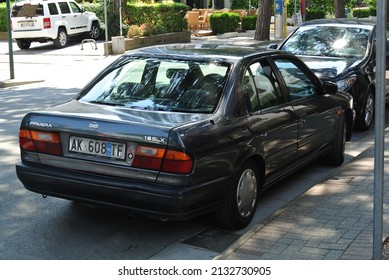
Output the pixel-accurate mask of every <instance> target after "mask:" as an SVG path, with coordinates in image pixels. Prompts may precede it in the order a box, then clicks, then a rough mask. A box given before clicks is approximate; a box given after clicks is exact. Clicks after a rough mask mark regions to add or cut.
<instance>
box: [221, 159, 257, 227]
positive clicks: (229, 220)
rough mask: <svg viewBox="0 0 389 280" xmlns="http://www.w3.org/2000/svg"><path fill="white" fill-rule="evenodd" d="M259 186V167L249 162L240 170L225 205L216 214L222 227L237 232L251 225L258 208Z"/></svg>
mask: <svg viewBox="0 0 389 280" xmlns="http://www.w3.org/2000/svg"><path fill="white" fill-rule="evenodd" d="M258 185H259V178H258V171H257V167H256V165H255V164H254V162H253V161H248V162H246V163H245V164H244V165H243V166H242V167H241V169H240V170H239V172H238V174H237V176H236V178H235V179H234V185H233V186H232V188H231V189H230V191H229V193H228V195H227V197H226V199H225V201H224V203H223V204H222V205H221V207H220V208H219V209H218V211H217V212H216V213H215V215H216V219H217V221H218V223H219V225H220V226H221V227H223V228H227V229H233V230H237V229H241V228H244V227H246V226H247V225H248V224H249V223H250V221H251V220H252V218H253V216H254V213H255V209H256V207H257V196H258Z"/></svg>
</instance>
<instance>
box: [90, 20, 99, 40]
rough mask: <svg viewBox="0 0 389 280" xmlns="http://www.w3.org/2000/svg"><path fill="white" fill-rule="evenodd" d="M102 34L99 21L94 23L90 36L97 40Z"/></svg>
mask: <svg viewBox="0 0 389 280" xmlns="http://www.w3.org/2000/svg"><path fill="white" fill-rule="evenodd" d="M99 36H100V26H99V24H98V23H97V22H94V23H92V26H91V29H90V31H89V38H91V39H93V40H96V39H98V38H99Z"/></svg>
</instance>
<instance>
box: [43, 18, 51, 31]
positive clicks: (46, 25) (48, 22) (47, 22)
mask: <svg viewBox="0 0 389 280" xmlns="http://www.w3.org/2000/svg"><path fill="white" fill-rule="evenodd" d="M43 28H44V29H46V28H51V20H50V18H44V19H43Z"/></svg>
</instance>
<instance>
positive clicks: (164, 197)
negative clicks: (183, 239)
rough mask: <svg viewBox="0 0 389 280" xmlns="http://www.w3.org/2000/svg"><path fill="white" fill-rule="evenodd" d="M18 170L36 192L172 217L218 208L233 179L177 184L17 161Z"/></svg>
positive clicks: (28, 187) (22, 178)
mask: <svg viewBox="0 0 389 280" xmlns="http://www.w3.org/2000/svg"><path fill="white" fill-rule="evenodd" d="M16 173H17V176H18V178H19V180H20V181H21V182H22V183H23V185H24V186H25V188H26V189H28V190H30V191H33V192H36V193H40V194H44V195H48V196H54V197H59V198H64V199H68V200H74V201H83V202H87V203H92V204H100V205H105V206H109V207H116V208H122V209H125V210H128V211H129V212H137V213H142V214H145V215H148V216H154V217H161V218H164V219H173V220H184V219H189V218H192V217H195V216H198V215H201V214H204V213H209V212H212V211H214V210H216V209H217V207H218V205H219V204H220V203H221V202H222V201H223V200H224V197H225V195H226V193H227V191H226V188H228V187H229V186H230V183H229V182H231V181H232V180H230V179H229V177H225V178H222V179H220V180H217V181H213V182H207V183H206V184H202V185H200V186H191V187H177V186H168V185H160V184H156V183H145V182H140V181H130V180H128V179H121V178H116V177H108V176H101V175H98V174H89V173H83V172H75V171H71V170H63V169H58V168H54V167H49V166H41V165H36V164H25V163H19V164H17V165H16Z"/></svg>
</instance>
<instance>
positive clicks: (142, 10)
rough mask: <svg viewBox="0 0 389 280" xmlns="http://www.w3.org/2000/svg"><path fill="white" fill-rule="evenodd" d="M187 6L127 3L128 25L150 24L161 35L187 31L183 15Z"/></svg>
mask: <svg viewBox="0 0 389 280" xmlns="http://www.w3.org/2000/svg"><path fill="white" fill-rule="evenodd" d="M188 10H189V6H187V5H185V4H182V3H170V4H133V3H127V5H126V14H127V15H129V18H127V19H126V20H127V24H128V25H139V26H140V25H142V24H144V23H151V24H152V25H154V26H155V28H156V29H157V30H160V32H161V33H169V32H178V31H183V30H187V29H188V22H187V20H186V19H185V14H186V12H187V11H188Z"/></svg>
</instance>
